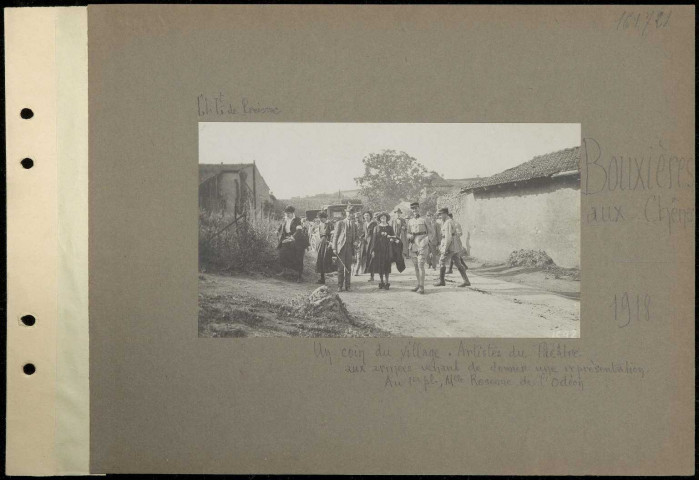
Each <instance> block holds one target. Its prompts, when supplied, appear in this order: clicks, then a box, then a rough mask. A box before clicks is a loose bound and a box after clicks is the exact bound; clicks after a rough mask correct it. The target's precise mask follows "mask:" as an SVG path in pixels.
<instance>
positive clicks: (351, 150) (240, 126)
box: [199, 122, 580, 199]
mask: <svg viewBox="0 0 699 480" xmlns="http://www.w3.org/2000/svg"><path fill="white" fill-rule="evenodd" d="M579 145H580V124H579V123H555V124H542V123H291V122H274V123H267V122H200V123H199V163H252V161H253V160H254V161H255V162H256V163H257V168H258V170H259V171H260V174H261V175H262V177H263V178H264V179H265V181H266V182H267V185H269V187H270V189H271V191H272V193H273V194H274V196H276V197H277V198H280V199H286V198H291V197H295V196H307V195H315V194H318V193H333V192H337V191H338V190H354V189H357V188H358V187H357V184H356V182H355V181H354V178H355V177H359V176H361V175H362V174H363V173H364V166H363V164H362V159H363V158H364V157H365V156H366V155H368V154H370V153H379V152H381V151H382V150H386V149H388V150H396V151H404V152H406V153H407V154H409V155H410V156H412V157H414V158H415V159H417V161H418V162H420V163H422V164H423V165H424V166H425V167H426V168H427V169H428V170H434V171H436V172H437V173H439V174H440V175H442V176H444V178H471V177H476V176H481V177H487V176H490V175H493V174H495V173H498V172H501V171H503V170H505V169H508V168H511V167H514V166H516V165H519V164H520V163H523V162H526V161H527V160H531V159H532V158H533V157H535V156H537V155H542V154H545V153H550V152H554V151H556V150H562V149H564V148H570V147H575V146H579Z"/></svg>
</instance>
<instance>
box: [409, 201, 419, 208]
mask: <svg viewBox="0 0 699 480" xmlns="http://www.w3.org/2000/svg"><path fill="white" fill-rule="evenodd" d="M419 206H420V204H419V203H418V202H413V203H411V204H410V208H417V207H419Z"/></svg>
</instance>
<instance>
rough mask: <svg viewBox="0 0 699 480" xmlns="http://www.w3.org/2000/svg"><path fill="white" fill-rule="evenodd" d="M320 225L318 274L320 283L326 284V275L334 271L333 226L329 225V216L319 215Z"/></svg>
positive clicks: (318, 228)
mask: <svg viewBox="0 0 699 480" xmlns="http://www.w3.org/2000/svg"><path fill="white" fill-rule="evenodd" d="M318 219H319V220H320V223H319V224H318V226H317V235H318V236H319V237H320V243H319V245H318V256H317V257H316V273H320V278H319V279H318V283H320V284H325V274H326V273H330V272H332V271H333V250H332V248H331V247H330V234H331V233H332V225H331V224H329V223H328V214H327V213H326V212H320V213H319V214H318Z"/></svg>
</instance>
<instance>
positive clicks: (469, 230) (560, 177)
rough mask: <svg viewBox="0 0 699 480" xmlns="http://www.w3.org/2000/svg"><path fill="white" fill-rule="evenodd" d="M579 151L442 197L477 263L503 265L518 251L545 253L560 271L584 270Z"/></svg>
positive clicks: (536, 161)
mask: <svg viewBox="0 0 699 480" xmlns="http://www.w3.org/2000/svg"><path fill="white" fill-rule="evenodd" d="M579 162H580V148H579V147H574V148H568V149H565V150H560V151H557V152H553V153H549V154H546V155H541V156H538V157H534V158H533V159H531V160H529V161H527V162H525V163H522V164H521V165H518V166H516V167H513V168H510V169H507V170H505V171H503V172H500V173H497V174H495V175H493V176H491V177H487V178H483V179H480V180H479V181H477V182H475V183H473V184H471V185H470V186H468V187H465V188H462V189H461V191H460V193H457V194H452V195H446V196H442V197H439V201H438V204H439V206H440V207H442V206H447V207H449V208H450V211H452V212H453V213H454V218H455V219H456V220H458V221H459V222H460V223H461V226H462V228H463V232H464V233H463V235H464V236H463V238H462V241H463V243H464V245H465V246H466V248H467V249H468V250H469V253H470V255H472V256H473V257H475V258H478V259H479V260H484V261H491V262H504V261H505V260H506V259H507V257H508V256H509V255H510V253H512V252H513V251H515V250H519V249H532V250H544V251H545V252H546V253H548V254H549V256H550V257H551V258H552V259H553V260H554V262H556V264H557V265H559V266H561V267H579V266H580V167H579Z"/></svg>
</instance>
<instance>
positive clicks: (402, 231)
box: [391, 208, 410, 258]
mask: <svg viewBox="0 0 699 480" xmlns="http://www.w3.org/2000/svg"><path fill="white" fill-rule="evenodd" d="M393 213H394V214H395V216H394V217H393V221H392V222H391V226H392V227H393V231H394V232H396V237H398V238H399V239H400V241H401V242H402V243H403V257H405V258H408V257H410V251H409V249H408V246H409V243H408V222H407V220H406V219H405V218H403V217H402V215H403V211H402V210H401V209H400V208H396V211H395V212H393Z"/></svg>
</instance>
